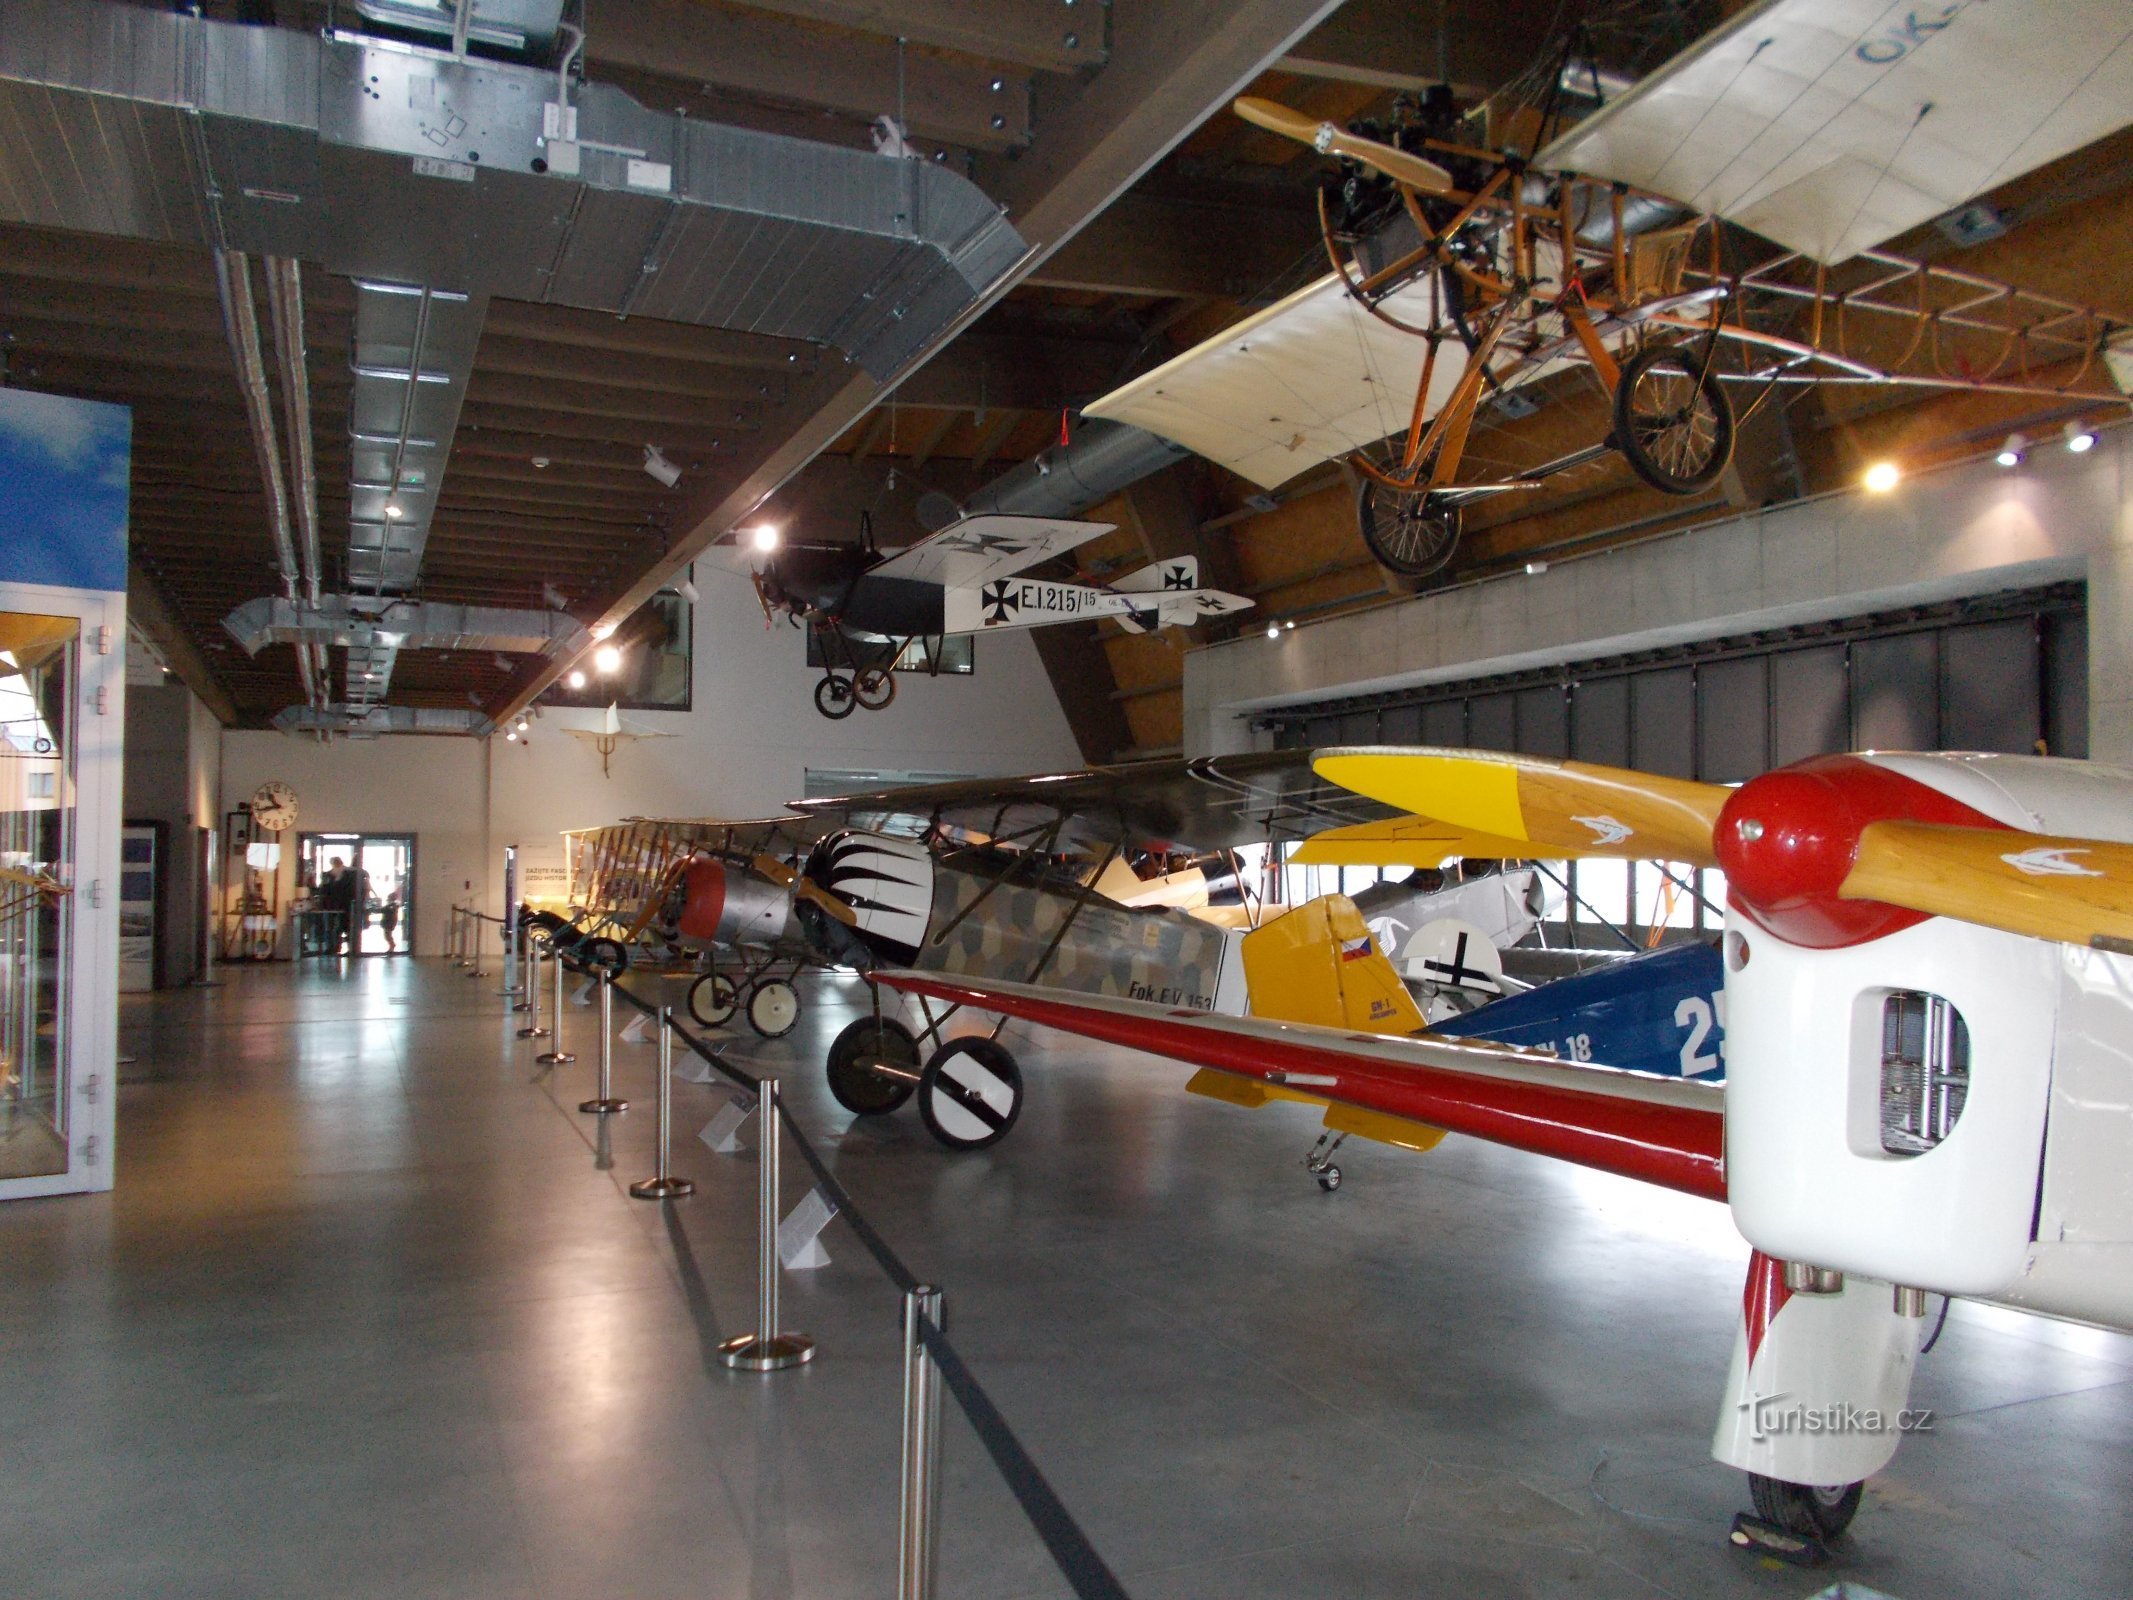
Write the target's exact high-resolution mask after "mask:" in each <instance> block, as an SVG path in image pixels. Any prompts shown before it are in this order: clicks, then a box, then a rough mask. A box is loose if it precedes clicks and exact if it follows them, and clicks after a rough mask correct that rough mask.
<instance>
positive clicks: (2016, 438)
mask: <svg viewBox="0 0 2133 1600" xmlns="http://www.w3.org/2000/svg"><path fill="white" fill-rule="evenodd" d="M2028 447H2029V441H2028V440H2027V439H2025V438H2023V437H2022V436H2021V435H2020V434H2019V433H2010V434H2009V435H2008V436H2007V442H2006V443H2005V444H2003V445H2001V446H2000V453H1999V454H1998V455H1996V456H1994V457H1993V458H1992V459H1993V460H1995V461H1997V462H1998V463H1999V464H2000V465H2001V466H2003V467H2019V466H2020V465H2021V464H2022V452H2023V451H2024V450H2025V449H2027V448H2028Z"/></svg>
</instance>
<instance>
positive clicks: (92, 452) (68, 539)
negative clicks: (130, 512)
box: [0, 389, 133, 590]
mask: <svg viewBox="0 0 2133 1600" xmlns="http://www.w3.org/2000/svg"><path fill="white" fill-rule="evenodd" d="M132 455H133V412H132V410H131V409H130V408H128V407H126V406H114V405H106V404H104V403H103V402H101V401H97V400H76V399H72V398H70V397H69V396H66V395H56V394H32V393H29V392H28V391H25V390H22V389H0V582H6V583H44V584H51V585H53V586H55V587H57V588H63V589H119V590H122V589H124V588H125V587H126V511H127V493H128V488H129V485H130V480H131V462H132Z"/></svg>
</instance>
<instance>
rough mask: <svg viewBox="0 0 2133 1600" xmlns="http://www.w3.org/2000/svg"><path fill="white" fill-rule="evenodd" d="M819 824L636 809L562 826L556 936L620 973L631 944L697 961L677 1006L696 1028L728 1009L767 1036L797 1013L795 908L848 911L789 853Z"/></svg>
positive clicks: (808, 959)
mask: <svg viewBox="0 0 2133 1600" xmlns="http://www.w3.org/2000/svg"><path fill="white" fill-rule="evenodd" d="M820 831H821V830H820V829H819V828H816V827H813V826H811V825H810V824H809V823H808V821H807V820H806V819H804V818H794V817H773V818H767V819H764V820H762V821H755V822H719V821H711V820H681V819H672V818H664V819H662V818H641V817H640V818H635V819H632V820H630V821H628V822H621V823H615V824H613V825H611V826H608V827H604V828H582V829H576V830H573V831H571V832H568V833H566V834H565V835H564V836H563V837H564V844H565V849H566V853H567V857H568V862H569V873H570V877H569V883H570V889H569V896H570V902H571V905H572V906H573V907H574V908H575V915H574V916H573V917H571V918H569V919H565V918H559V917H554V916H553V914H552V913H551V914H548V916H547V921H548V924H549V925H550V928H551V932H550V936H551V937H552V938H554V939H555V940H557V941H558V943H559V945H568V946H577V945H579V942H580V941H583V944H582V948H584V949H587V950H589V951H591V952H592V953H593V954H592V962H591V964H595V965H601V966H604V967H607V968H608V969H609V970H615V971H619V970H621V969H622V968H623V967H625V966H627V965H628V960H629V953H630V952H631V951H632V950H644V951H647V952H650V953H654V954H662V955H665V956H666V957H668V958H669V959H673V958H680V959H682V960H685V961H687V962H689V963H690V964H692V965H693V966H696V967H698V968H700V969H701V970H700V971H699V972H698V974H697V976H696V979H695V981H694V982H693V983H691V984H690V986H689V992H688V998H687V1008H688V1013H689V1015H690V1016H691V1017H693V1018H694V1019H695V1020H696V1021H697V1022H699V1023H701V1024H702V1025H703V1026H704V1027H707V1028H715V1027H720V1026H722V1025H723V1024H725V1023H727V1022H730V1021H731V1020H732V1019H733V1017H734V1015H735V1014H736V1013H739V1014H741V1015H744V1016H746V1017H747V1019H748V1025H749V1026H750V1027H751V1028H753V1029H754V1030H755V1031H756V1032H757V1033H758V1034H760V1035H762V1036H763V1037H764V1038H766V1039H776V1038H780V1037H782V1036H783V1035H785V1034H787V1033H790V1032H791V1031H792V1030H793V1027H794V1025H795V1024H797V1023H798V1022H799V1020H800V991H799V989H798V987H797V986H796V984H795V983H794V979H795V978H797V977H798V976H799V974H800V972H801V971H802V970H803V969H805V968H807V967H809V966H812V965H816V964H818V957H817V955H816V951H815V948H814V946H812V945H811V944H810V943H809V941H808V939H807V937H806V935H805V933H804V932H803V931H802V929H801V927H800V924H799V922H798V921H797V920H796V917H795V911H796V908H798V907H801V906H805V907H808V908H810V909H811V910H812V911H814V912H818V913H819V914H821V915H823V916H826V917H828V918H829V919H830V920H831V921H833V922H834V921H838V920H840V919H844V920H848V919H849V918H850V917H851V915H852V913H851V911H850V910H849V908H847V907H846V906H844V905H842V904H841V903H838V902H835V901H833V900H831V899H830V898H829V897H828V896H826V895H824V894H823V893H822V892H821V890H819V889H818V888H817V887H816V886H815V885H813V884H811V883H808V882H806V881H805V880H804V879H802V878H801V876H800V874H799V872H798V871H797V870H796V869H795V867H794V865H793V862H794V861H795V860H797V859H799V858H800V857H801V856H803V855H804V854H805V852H806V850H807V849H808V848H809V846H810V845H811V844H812V843H813V841H814V838H815V836H816V835H817V834H818V833H819V832H820Z"/></svg>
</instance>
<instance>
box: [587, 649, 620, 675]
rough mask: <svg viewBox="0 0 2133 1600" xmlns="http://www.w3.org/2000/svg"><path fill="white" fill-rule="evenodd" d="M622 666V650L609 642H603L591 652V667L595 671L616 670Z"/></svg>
mask: <svg viewBox="0 0 2133 1600" xmlns="http://www.w3.org/2000/svg"><path fill="white" fill-rule="evenodd" d="M621 667H622V652H621V651H620V650H617V649H616V648H615V647H614V646H613V645H611V644H603V645H602V646H600V648H599V649H597V650H595V651H594V652H593V669H594V670H595V671H597V672H603V673H607V672H616V671H619V670H621Z"/></svg>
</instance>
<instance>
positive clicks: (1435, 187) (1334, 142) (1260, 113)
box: [1230, 94, 1452, 194]
mask: <svg viewBox="0 0 2133 1600" xmlns="http://www.w3.org/2000/svg"><path fill="white" fill-rule="evenodd" d="M1230 109H1231V110H1233V111H1235V112H1236V113H1237V115H1238V116H1240V117H1242V118H1243V119H1244V120H1245V121H1246V122H1249V123H1251V124H1252V125H1253V126H1254V127H1257V128H1264V129H1266V131H1267V132H1269V133H1278V134H1280V135H1281V136H1282V137H1283V138H1286V139H1294V140H1296V141H1297V142H1298V143H1299V144H1307V145H1309V146H1310V147H1311V148H1312V149H1314V150H1316V151H1317V152H1318V153H1319V154H1320V155H1336V156H1346V157H1347V158H1348V159H1349V160H1350V161H1360V162H1361V163H1362V164H1363V165H1364V166H1366V167H1368V168H1369V169H1370V170H1371V171H1373V172H1378V173H1382V174H1384V175H1385V176H1386V177H1388V178H1390V179H1392V181H1393V182H1395V183H1404V184H1406V185H1407V187H1408V188H1410V189H1419V190H1420V191H1421V192H1422V193H1424V194H1444V193H1446V192H1448V191H1449V190H1450V189H1451V187H1452V175H1451V174H1450V173H1449V172H1446V171H1445V170H1444V169H1443V168H1442V167H1440V166H1438V165H1437V163H1436V162H1434V161H1425V160H1423V159H1422V158H1421V157H1420V156H1417V155H1409V154H1408V153H1407V152H1406V151H1405V150H1401V149H1398V148H1397V147H1395V146H1393V145H1389V144H1380V143H1379V142H1378V141H1377V140H1375V139H1365V138H1362V137H1360V136H1359V135H1357V134H1353V133H1349V132H1347V131H1346V130H1344V129H1342V128H1339V127H1336V126H1335V125H1334V124H1333V123H1330V122H1317V121H1314V120H1313V119H1312V118H1310V117H1307V116H1305V115H1304V114H1303V113H1302V112H1301V111H1292V110H1291V109H1290V108H1289V107H1287V106H1285V105H1278V104H1276V103H1275V102H1274V101H1272V100H1261V99H1258V98H1257V97H1256V96H1253V95H1248V94H1247V95H1240V96H1238V97H1237V99H1236V100H1234V101H1232V102H1231V104H1230Z"/></svg>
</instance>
